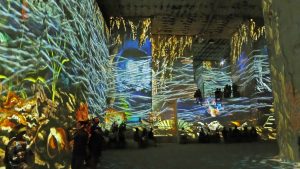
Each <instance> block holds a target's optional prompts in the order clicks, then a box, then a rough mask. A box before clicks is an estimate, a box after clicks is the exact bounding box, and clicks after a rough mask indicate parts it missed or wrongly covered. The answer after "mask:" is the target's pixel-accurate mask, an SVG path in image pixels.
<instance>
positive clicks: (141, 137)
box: [133, 128, 156, 148]
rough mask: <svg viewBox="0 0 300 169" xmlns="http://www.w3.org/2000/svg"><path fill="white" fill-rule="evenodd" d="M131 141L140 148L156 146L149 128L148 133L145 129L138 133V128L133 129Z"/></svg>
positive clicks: (151, 130)
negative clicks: (150, 145)
mask: <svg viewBox="0 0 300 169" xmlns="http://www.w3.org/2000/svg"><path fill="white" fill-rule="evenodd" d="M133 140H134V141H135V142H136V143H137V145H138V147H140V148H146V147H147V146H148V145H149V144H153V145H154V146H156V138H155V137H154V133H153V129H152V128H150V130H149V131H147V129H146V128H143V130H142V132H140V129H139V128H135V131H134V134H133Z"/></svg>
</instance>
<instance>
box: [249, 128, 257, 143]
mask: <svg viewBox="0 0 300 169" xmlns="http://www.w3.org/2000/svg"><path fill="white" fill-rule="evenodd" d="M250 138H251V141H257V139H258V134H257V131H256V128H255V127H251V130H250Z"/></svg>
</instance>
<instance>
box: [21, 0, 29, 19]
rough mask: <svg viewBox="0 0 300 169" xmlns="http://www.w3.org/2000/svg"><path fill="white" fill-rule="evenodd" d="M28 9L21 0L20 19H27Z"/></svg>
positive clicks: (24, 1)
mask: <svg viewBox="0 0 300 169" xmlns="http://www.w3.org/2000/svg"><path fill="white" fill-rule="evenodd" d="M27 8H28V2H27V0H23V3H22V10H21V14H22V19H24V20H25V19H28V14H27V12H26V10H27Z"/></svg>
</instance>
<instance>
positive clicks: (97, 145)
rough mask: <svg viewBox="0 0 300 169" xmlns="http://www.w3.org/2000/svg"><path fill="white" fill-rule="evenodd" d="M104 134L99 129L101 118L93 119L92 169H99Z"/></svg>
mask: <svg viewBox="0 0 300 169" xmlns="http://www.w3.org/2000/svg"><path fill="white" fill-rule="evenodd" d="M103 140H104V138H103V133H102V129H101V127H99V118H95V119H93V126H92V127H91V137H90V141H89V145H88V146H89V152H90V155H91V159H90V162H91V168H97V165H98V162H99V158H100V156H101V152H102V143H103Z"/></svg>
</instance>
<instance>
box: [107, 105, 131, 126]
mask: <svg viewBox="0 0 300 169" xmlns="http://www.w3.org/2000/svg"><path fill="white" fill-rule="evenodd" d="M104 119H105V123H106V124H110V123H113V122H114V121H117V122H123V121H125V120H126V114H125V113H124V112H118V111H117V110H116V109H113V108H108V109H107V110H105V118H104Z"/></svg>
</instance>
